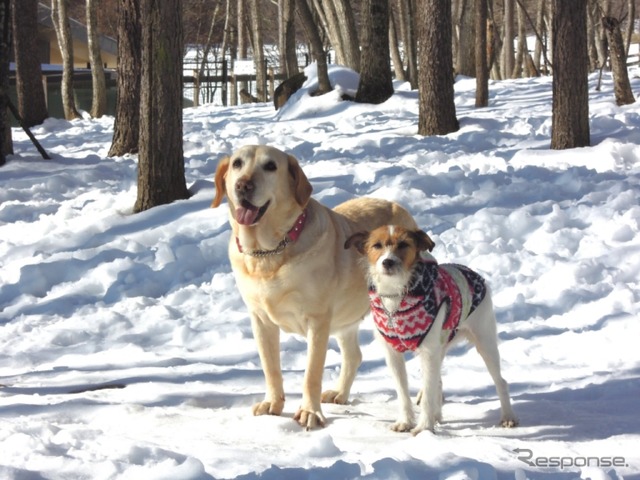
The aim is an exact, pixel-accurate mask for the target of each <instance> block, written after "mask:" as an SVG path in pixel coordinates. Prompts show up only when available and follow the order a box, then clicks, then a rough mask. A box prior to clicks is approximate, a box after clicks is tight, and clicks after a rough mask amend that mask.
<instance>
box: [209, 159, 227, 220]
mask: <svg viewBox="0 0 640 480" xmlns="http://www.w3.org/2000/svg"><path fill="white" fill-rule="evenodd" d="M228 170H229V157H224V158H223V159H221V160H220V161H219V162H218V167H217V168H216V176H215V184H216V196H215V197H214V199H213V202H211V208H216V207H218V206H219V205H220V204H221V203H222V199H223V198H224V196H225V195H226V193H227V188H226V187H225V184H224V180H225V178H226V176H227V171H228Z"/></svg>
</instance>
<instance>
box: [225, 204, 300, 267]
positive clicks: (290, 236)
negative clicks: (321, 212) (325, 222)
mask: <svg viewBox="0 0 640 480" xmlns="http://www.w3.org/2000/svg"><path fill="white" fill-rule="evenodd" d="M306 221H307V209H306V208H305V209H304V210H303V211H302V213H301V214H300V216H298V219H297V220H296V223H294V224H293V227H291V230H289V231H288V232H287V234H286V235H285V236H284V238H283V239H282V240H281V241H280V243H279V244H278V246H277V247H276V248H274V249H273V250H251V251H247V252H245V251H243V250H242V245H240V239H239V238H238V237H236V245H237V246H238V251H239V252H240V253H244V254H245V255H250V256H252V257H268V256H270V255H279V254H281V253H282V252H283V251H284V249H285V248H286V246H287V245H289V244H290V243H293V242H295V241H296V240H298V238H299V237H300V234H301V233H302V230H304V225H305V223H306Z"/></svg>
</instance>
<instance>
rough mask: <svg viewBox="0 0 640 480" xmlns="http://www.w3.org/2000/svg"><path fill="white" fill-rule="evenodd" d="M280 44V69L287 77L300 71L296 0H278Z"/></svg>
mask: <svg viewBox="0 0 640 480" xmlns="http://www.w3.org/2000/svg"><path fill="white" fill-rule="evenodd" d="M278 13H279V15H278V19H279V24H280V25H279V28H278V44H279V48H280V69H281V73H284V75H285V78H291V77H293V76H294V75H296V74H297V73H298V56H297V54H296V29H295V22H294V21H295V16H294V15H295V0H278Z"/></svg>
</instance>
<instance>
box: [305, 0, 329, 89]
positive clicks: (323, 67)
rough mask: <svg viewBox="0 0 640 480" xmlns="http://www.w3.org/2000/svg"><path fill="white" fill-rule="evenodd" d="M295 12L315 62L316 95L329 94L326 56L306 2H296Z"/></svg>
mask: <svg viewBox="0 0 640 480" xmlns="http://www.w3.org/2000/svg"><path fill="white" fill-rule="evenodd" d="M296 12H297V13H298V18H300V22H301V23H302V27H303V29H304V31H305V34H306V36H307V40H308V41H309V45H310V47H311V56H312V57H313V59H314V60H315V61H316V67H317V71H318V91H317V93H318V94H323V93H327V92H330V91H331V90H332V89H333V87H332V86H331V82H330V81H329V71H328V67H327V55H326V54H325V52H324V46H323V45H322V39H321V38H320V32H319V30H318V26H317V24H316V22H315V21H314V19H313V14H312V13H311V8H309V5H308V4H307V1H306V0H296Z"/></svg>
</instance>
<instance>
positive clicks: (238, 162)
mask: <svg viewBox="0 0 640 480" xmlns="http://www.w3.org/2000/svg"><path fill="white" fill-rule="evenodd" d="M231 166H232V167H233V168H235V169H236V170H238V169H240V168H242V160H240V159H239V158H236V159H235V160H234V161H233V163H231Z"/></svg>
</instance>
